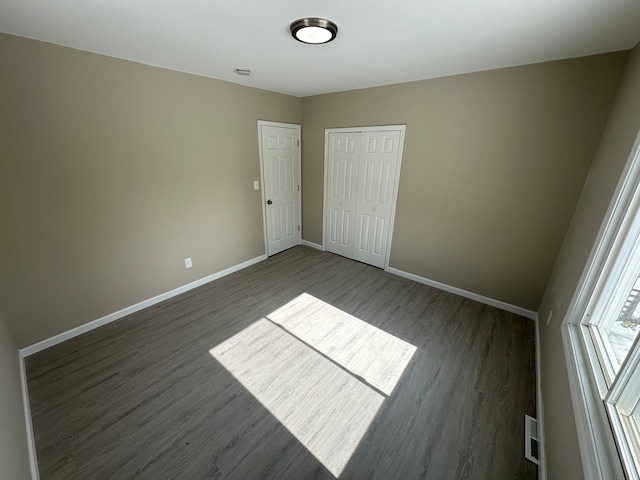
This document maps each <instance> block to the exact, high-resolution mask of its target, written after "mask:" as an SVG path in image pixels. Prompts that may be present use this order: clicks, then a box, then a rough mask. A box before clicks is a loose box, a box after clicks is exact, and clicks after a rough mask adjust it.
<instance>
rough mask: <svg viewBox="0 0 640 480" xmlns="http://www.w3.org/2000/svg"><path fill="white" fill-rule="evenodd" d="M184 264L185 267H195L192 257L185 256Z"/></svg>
mask: <svg viewBox="0 0 640 480" xmlns="http://www.w3.org/2000/svg"><path fill="white" fill-rule="evenodd" d="M184 266H185V268H191V267H193V263H192V262H191V259H190V258H185V259H184Z"/></svg>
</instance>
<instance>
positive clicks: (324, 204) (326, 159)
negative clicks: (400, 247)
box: [262, 125, 407, 271]
mask: <svg viewBox="0 0 640 480" xmlns="http://www.w3.org/2000/svg"><path fill="white" fill-rule="evenodd" d="M406 128H407V126H406V125H383V126H379V127H353V128H325V130H324V187H323V190H322V192H323V199H322V248H323V249H325V248H326V246H327V241H326V237H325V235H326V234H327V225H326V222H327V182H328V178H327V172H328V164H329V154H328V152H329V134H331V133H362V132H386V131H400V148H399V150H398V162H397V163H396V184H395V186H394V189H393V198H392V199H391V218H390V219H389V239H388V240H387V254H386V259H385V261H384V269H385V271H386V270H388V269H389V259H390V257H391V242H392V240H393V227H394V223H395V219H396V204H397V201H398V190H399V187H400V168H401V167H402V155H403V150H404V135H405V131H406ZM262 203H263V204H264V202H262Z"/></svg>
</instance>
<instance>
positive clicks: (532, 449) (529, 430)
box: [524, 415, 540, 465]
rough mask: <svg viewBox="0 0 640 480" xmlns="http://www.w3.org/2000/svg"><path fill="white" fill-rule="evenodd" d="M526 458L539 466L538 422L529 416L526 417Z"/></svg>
mask: <svg viewBox="0 0 640 480" xmlns="http://www.w3.org/2000/svg"><path fill="white" fill-rule="evenodd" d="M524 456H525V457H526V458H527V460H531V461H532V462H533V463H535V464H536V465H538V459H539V458H540V457H539V450H538V421H537V420H536V419H535V418H531V417H530V416H529V415H525V416H524Z"/></svg>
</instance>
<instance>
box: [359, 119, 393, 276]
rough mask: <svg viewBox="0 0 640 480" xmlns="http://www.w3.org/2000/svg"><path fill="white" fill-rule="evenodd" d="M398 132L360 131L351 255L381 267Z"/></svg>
mask: <svg viewBox="0 0 640 480" xmlns="http://www.w3.org/2000/svg"><path fill="white" fill-rule="evenodd" d="M399 143H400V132H399V131H397V130H396V131H389V132H363V133H362V141H361V149H360V169H359V170H360V171H359V174H358V201H357V209H356V225H355V239H356V241H355V244H354V250H353V258H354V259H355V260H359V261H361V262H364V263H368V264H370V265H375V266H376V267H380V268H384V267H385V260H386V255H387V242H388V240H389V227H390V224H391V214H392V211H391V210H392V202H393V200H394V191H395V185H396V166H397V162H398V152H399Z"/></svg>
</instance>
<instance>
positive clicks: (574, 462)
mask: <svg viewBox="0 0 640 480" xmlns="http://www.w3.org/2000/svg"><path fill="white" fill-rule="evenodd" d="M639 131H640V45H638V46H636V48H635V49H634V50H633V51H632V53H631V56H630V58H629V61H628V64H627V67H626V70H625V74H624V78H623V80H622V83H621V85H620V89H619V91H618V95H617V97H616V100H615V103H614V107H613V110H612V113H611V116H610V118H609V122H608V123H607V126H606V129H605V131H604V134H603V136H602V140H601V142H600V146H599V147H598V151H597V154H596V157H595V160H594V162H593V165H592V167H591V171H590V172H589V176H588V179H587V182H586V184H585V187H584V191H583V192H582V196H581V198H580V203H579V204H578V207H577V209H576V211H575V215H574V217H573V220H572V222H571V225H570V227H569V230H568V232H567V236H566V239H565V241H564V244H563V245H562V250H561V252H560V255H559V256H558V261H557V263H556V266H555V268H554V271H553V275H552V277H551V280H550V281H549V285H548V287H547V291H546V294H545V296H544V299H543V302H542V305H541V307H540V312H539V313H540V319H541V321H540V334H541V341H540V344H541V354H542V369H541V378H542V393H543V404H544V410H545V428H546V452H547V459H548V470H549V478H550V479H554V478H562V479H566V480H571V479H579V478H582V476H581V475H582V470H581V465H580V458H579V452H578V446H577V437H576V430H575V423H574V421H573V410H572V406H571V398H570V394H569V386H568V380H567V370H566V368H565V359H564V351H563V346H562V339H561V335H560V325H561V324H562V321H563V320H564V318H565V315H566V314H567V307H568V306H569V302H570V301H571V299H572V297H573V294H574V292H575V289H576V287H577V285H578V281H579V279H580V276H581V275H582V272H583V270H584V268H585V266H586V262H587V258H588V256H589V254H590V252H591V249H592V248H593V244H594V241H595V237H596V235H597V233H598V230H599V229H600V225H601V224H602V221H603V219H604V215H605V212H606V210H607V208H608V206H609V203H610V202H611V200H612V196H613V193H614V190H615V188H616V185H617V183H618V181H619V179H620V176H621V174H622V170H623V167H624V165H625V163H626V162H627V160H628V158H629V154H630V153H631V148H632V146H633V143H634V141H635V139H636V136H637V135H638V132H639ZM551 312H553V316H552V317H551V322H550V324H549V326H548V327H547V326H546V324H547V319H548V318H549V314H550V313H551Z"/></svg>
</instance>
